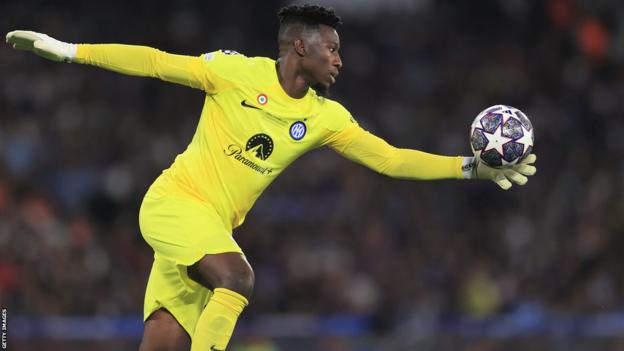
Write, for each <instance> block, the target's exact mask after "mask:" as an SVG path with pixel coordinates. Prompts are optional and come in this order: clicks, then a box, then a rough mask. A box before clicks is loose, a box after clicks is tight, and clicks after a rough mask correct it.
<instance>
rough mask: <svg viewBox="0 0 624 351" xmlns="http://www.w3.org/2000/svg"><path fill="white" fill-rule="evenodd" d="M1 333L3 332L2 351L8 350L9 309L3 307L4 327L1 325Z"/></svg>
mask: <svg viewBox="0 0 624 351" xmlns="http://www.w3.org/2000/svg"><path fill="white" fill-rule="evenodd" d="M0 331H1V332H2V341H1V343H0V348H1V349H2V350H6V349H7V309H6V308H4V307H2V325H0Z"/></svg>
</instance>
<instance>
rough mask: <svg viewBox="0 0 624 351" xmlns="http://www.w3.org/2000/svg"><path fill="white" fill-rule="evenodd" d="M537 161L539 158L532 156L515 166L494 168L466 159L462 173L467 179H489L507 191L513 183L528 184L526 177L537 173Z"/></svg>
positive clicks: (477, 160) (473, 158)
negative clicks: (535, 164)
mask: <svg viewBox="0 0 624 351" xmlns="http://www.w3.org/2000/svg"><path fill="white" fill-rule="evenodd" d="M535 160H537V156H535V154H530V155H529V156H527V157H526V158H525V159H524V160H522V161H520V162H519V163H517V164H515V165H513V166H504V167H500V168H492V167H489V166H488V165H486V164H485V163H484V162H482V161H480V160H479V159H477V158H475V157H464V161H463V163H462V173H463V175H464V178H465V179H489V180H491V181H493V182H494V183H496V184H497V185H498V186H500V187H501V188H503V189H504V190H507V189H509V188H511V185H512V184H511V183H512V182H513V183H516V184H518V185H524V184H526V182H527V181H528V180H529V179H528V178H527V177H526V176H531V175H533V174H535V172H536V171H537V168H535V166H533V164H534V163H535Z"/></svg>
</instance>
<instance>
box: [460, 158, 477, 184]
mask: <svg viewBox="0 0 624 351" xmlns="http://www.w3.org/2000/svg"><path fill="white" fill-rule="evenodd" d="M461 171H462V176H463V177H464V179H475V178H476V177H477V162H476V160H475V158H474V157H464V159H463V161H462V167H461Z"/></svg>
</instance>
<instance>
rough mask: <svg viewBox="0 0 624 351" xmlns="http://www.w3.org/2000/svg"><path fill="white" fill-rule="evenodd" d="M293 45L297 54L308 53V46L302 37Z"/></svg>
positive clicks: (303, 54)
mask: <svg viewBox="0 0 624 351" xmlns="http://www.w3.org/2000/svg"><path fill="white" fill-rule="evenodd" d="M293 46H294V47H295V52H296V53H297V55H299V56H305V55H306V47H305V44H304V43H303V40H302V39H297V40H295V42H294V43H293Z"/></svg>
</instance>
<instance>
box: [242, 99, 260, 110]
mask: <svg viewBox="0 0 624 351" xmlns="http://www.w3.org/2000/svg"><path fill="white" fill-rule="evenodd" d="M241 105H242V106H243V107H249V108H255V109H256V110H259V109H260V108H259V107H256V106H253V105H249V104H248V103H247V101H245V100H243V101H241Z"/></svg>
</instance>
